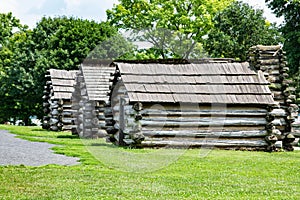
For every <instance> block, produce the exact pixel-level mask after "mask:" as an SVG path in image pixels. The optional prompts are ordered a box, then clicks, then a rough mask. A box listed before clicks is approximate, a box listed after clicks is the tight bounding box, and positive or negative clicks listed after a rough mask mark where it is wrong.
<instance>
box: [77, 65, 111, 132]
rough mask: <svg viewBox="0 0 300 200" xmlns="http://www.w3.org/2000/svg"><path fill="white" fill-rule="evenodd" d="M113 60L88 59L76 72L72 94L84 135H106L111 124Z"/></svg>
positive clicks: (79, 128) (78, 128)
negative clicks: (110, 101) (109, 95)
mask: <svg viewBox="0 0 300 200" xmlns="http://www.w3.org/2000/svg"><path fill="white" fill-rule="evenodd" d="M110 63H111V61H103V60H101V61H100V60H85V61H84V62H83V63H82V64H81V66H80V70H79V72H78V73H77V76H76V81H75V89H74V92H73V94H72V107H73V109H74V116H75V124H76V130H73V132H74V133H75V132H76V133H77V134H78V135H79V136H80V137H82V138H98V137H104V136H106V131H109V129H110V127H112V125H111V124H109V123H108V121H110V120H109V118H110V117H111V112H109V110H110V109H109V108H110V104H109V97H108V92H109V88H110V85H111V82H110V75H111V73H112V72H113V71H114V69H113V68H111V67H110V66H109V64H110Z"/></svg>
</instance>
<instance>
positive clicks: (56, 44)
mask: <svg viewBox="0 0 300 200" xmlns="http://www.w3.org/2000/svg"><path fill="white" fill-rule="evenodd" d="M116 34H117V31H116V29H115V28H113V27H112V26H110V25H109V24H108V23H105V22H101V23H97V22H95V21H89V20H83V19H78V18H74V17H66V16H62V17H55V18H51V17H43V18H42V19H41V21H40V22H38V24H37V26H36V27H35V28H34V29H33V33H32V43H33V44H34V47H35V51H34V59H35V61H34V69H33V78H34V83H35V90H36V91H35V93H36V99H37V100H38V101H37V102H36V104H37V105H38V108H39V111H42V96H43V86H44V82H45V81H44V76H45V73H46V71H47V70H48V69H50V68H54V69H65V70H74V69H78V67H79V65H80V64H81V63H82V62H83V61H84V59H85V58H86V57H87V56H88V54H89V53H90V52H91V51H93V49H94V48H95V47H96V46H97V45H99V44H101V42H103V41H105V40H106V39H108V38H110V37H112V36H113V35H116ZM37 114H38V115H39V116H41V115H42V113H41V112H40V113H37Z"/></svg>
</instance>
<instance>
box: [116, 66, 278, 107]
mask: <svg viewBox="0 0 300 200" xmlns="http://www.w3.org/2000/svg"><path fill="white" fill-rule="evenodd" d="M114 64H115V65H116V66H117V69H118V70H119V71H120V74H121V78H122V81H123V83H124V85H125V87H126V90H127V92H128V95H129V100H130V101H131V102H169V103H178V102H188V103H227V104H273V103H274V101H273V97H272V93H271V91H270V89H269V87H268V84H269V83H268V82H267V81H266V79H265V77H264V75H263V73H262V72H260V71H259V72H255V71H253V70H252V69H250V67H249V64H248V63H202V64H201V63H192V64H157V63H152V64H151V63H148V64H134V63H118V62H117V63H114Z"/></svg>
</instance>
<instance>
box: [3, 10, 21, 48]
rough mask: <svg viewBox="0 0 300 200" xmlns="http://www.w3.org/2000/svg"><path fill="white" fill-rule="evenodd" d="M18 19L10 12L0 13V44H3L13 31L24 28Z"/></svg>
mask: <svg viewBox="0 0 300 200" xmlns="http://www.w3.org/2000/svg"><path fill="white" fill-rule="evenodd" d="M26 28H27V26H23V25H21V23H20V20H19V19H17V18H15V17H14V16H13V15H12V13H11V12H9V13H7V14H6V13H0V45H1V46H3V45H5V42H6V41H7V40H9V38H10V37H11V36H12V35H13V33H14V32H17V31H19V30H24V29H26Z"/></svg>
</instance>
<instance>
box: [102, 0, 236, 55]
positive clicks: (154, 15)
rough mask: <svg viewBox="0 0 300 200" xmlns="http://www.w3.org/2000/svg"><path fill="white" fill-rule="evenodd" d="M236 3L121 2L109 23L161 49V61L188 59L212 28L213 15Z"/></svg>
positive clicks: (180, 0) (204, 0)
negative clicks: (169, 58) (162, 59)
mask: <svg viewBox="0 0 300 200" xmlns="http://www.w3.org/2000/svg"><path fill="white" fill-rule="evenodd" d="M232 1H233V0H225V1H216V0H188V1H187V0H170V1H164V0H134V1H130V0H120V4H117V5H115V6H114V7H113V8H112V10H107V16H108V21H109V22H110V24H112V25H115V26H116V27H118V28H120V29H125V30H130V31H131V32H132V34H133V36H134V38H135V39H138V40H140V41H147V42H149V43H151V44H152V45H153V48H154V49H160V54H161V57H162V58H167V57H177V56H181V57H183V58H189V57H190V54H191V52H192V51H193V49H194V48H195V47H199V43H201V42H202V41H203V36H205V35H206V34H207V33H208V31H209V30H210V29H211V28H212V26H213V23H212V16H214V15H215V13H217V12H218V11H220V10H221V9H223V8H224V7H226V6H227V5H228V4H229V3H231V2H232Z"/></svg>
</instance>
